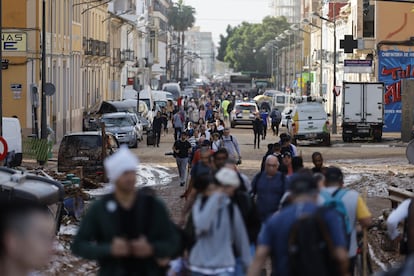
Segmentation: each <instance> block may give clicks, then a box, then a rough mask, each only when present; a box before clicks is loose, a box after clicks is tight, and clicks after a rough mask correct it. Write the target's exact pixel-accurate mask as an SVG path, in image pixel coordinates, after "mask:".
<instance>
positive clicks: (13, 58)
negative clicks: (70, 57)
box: [1, 0, 40, 135]
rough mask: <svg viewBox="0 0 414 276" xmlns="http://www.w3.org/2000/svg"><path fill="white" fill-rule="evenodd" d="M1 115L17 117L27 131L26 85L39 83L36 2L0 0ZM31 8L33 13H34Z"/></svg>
mask: <svg viewBox="0 0 414 276" xmlns="http://www.w3.org/2000/svg"><path fill="white" fill-rule="evenodd" d="M2 5H3V7H2V10H1V12H2V16H3V30H2V44H1V46H2V47H3V59H4V60H7V61H8V64H9V65H8V68H7V69H5V70H2V73H3V85H2V91H3V116H17V117H18V118H19V119H20V123H21V125H22V128H23V134H24V135H28V134H30V133H31V127H32V112H31V110H32V108H31V106H32V103H31V97H30V84H31V83H36V84H37V83H39V72H40V71H39V69H40V68H39V66H40V61H39V58H40V55H39V52H40V47H39V38H40V35H39V31H40V29H39V23H40V22H39V21H38V20H37V17H36V13H38V11H39V8H40V6H39V1H26V0H15V1H2ZM34 11H35V12H34Z"/></svg>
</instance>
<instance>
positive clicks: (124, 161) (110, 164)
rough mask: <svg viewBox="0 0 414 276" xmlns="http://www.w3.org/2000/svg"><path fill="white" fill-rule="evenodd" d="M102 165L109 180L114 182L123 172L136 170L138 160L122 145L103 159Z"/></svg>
mask: <svg viewBox="0 0 414 276" xmlns="http://www.w3.org/2000/svg"><path fill="white" fill-rule="evenodd" d="M104 165H105V171H106V176H107V177H108V179H109V182H111V183H112V184H115V182H116V181H117V180H118V178H119V177H120V176H121V175H122V174H124V173H125V172H128V171H136V170H137V167H138V165H139V160H138V157H136V156H135V155H134V154H133V153H132V152H131V151H130V150H129V149H128V147H126V146H122V147H121V148H120V149H119V150H118V151H117V152H116V153H114V154H113V155H111V156H109V157H107V158H106V159H105V161H104Z"/></svg>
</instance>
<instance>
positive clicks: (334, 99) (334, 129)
mask: <svg viewBox="0 0 414 276" xmlns="http://www.w3.org/2000/svg"><path fill="white" fill-rule="evenodd" d="M333 12H334V18H333V26H334V58H333V88H332V93H333V95H332V96H333V107H332V108H333V110H332V134H336V133H337V125H336V124H337V122H336V95H337V93H336V2H334V4H333Z"/></svg>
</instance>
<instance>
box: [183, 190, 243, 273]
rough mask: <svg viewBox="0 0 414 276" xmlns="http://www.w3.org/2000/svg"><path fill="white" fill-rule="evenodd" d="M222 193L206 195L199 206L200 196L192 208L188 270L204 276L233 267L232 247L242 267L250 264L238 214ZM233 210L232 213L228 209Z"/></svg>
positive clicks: (234, 262) (237, 210)
mask: <svg viewBox="0 0 414 276" xmlns="http://www.w3.org/2000/svg"><path fill="white" fill-rule="evenodd" d="M229 204H231V201H230V199H229V198H228V197H227V196H226V195H224V194H222V193H215V194H213V195H212V196H210V197H209V198H208V199H207V201H206V202H205V203H204V206H202V196H199V197H198V198H197V199H196V201H195V203H194V205H193V210H192V212H193V213H192V214H193V220H194V228H195V235H196V243H195V245H194V247H193V248H192V250H191V253H190V268H191V270H192V271H197V272H203V273H204V274H208V273H214V272H217V271H220V270H223V269H232V268H234V266H235V264H236V261H235V256H234V251H233V248H235V249H236V254H237V256H239V257H240V258H241V260H242V263H243V265H244V267H245V268H247V267H248V266H249V265H250V262H251V255H250V249H249V240H248V236H247V233H246V229H245V227H244V223H243V219H242V217H241V214H240V211H239V209H238V208H237V207H235V206H234V205H231V206H229ZM230 208H233V214H232V215H231V214H230V211H229V209H230Z"/></svg>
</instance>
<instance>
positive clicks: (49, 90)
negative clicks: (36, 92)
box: [43, 82, 56, 96]
mask: <svg viewBox="0 0 414 276" xmlns="http://www.w3.org/2000/svg"><path fill="white" fill-rule="evenodd" d="M43 91H44V92H45V94H46V96H53V95H54V94H55V92H56V87H55V85H54V84H53V83H50V82H47V83H46V84H45V87H44V89H43Z"/></svg>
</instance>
